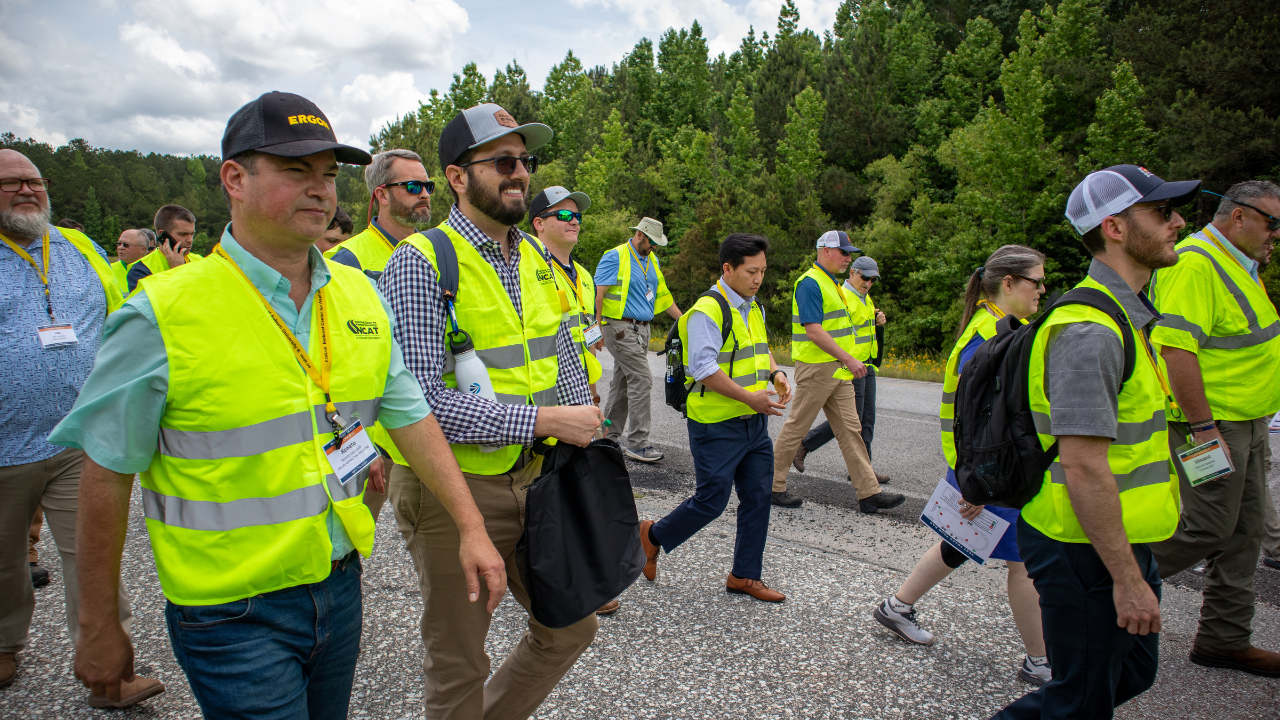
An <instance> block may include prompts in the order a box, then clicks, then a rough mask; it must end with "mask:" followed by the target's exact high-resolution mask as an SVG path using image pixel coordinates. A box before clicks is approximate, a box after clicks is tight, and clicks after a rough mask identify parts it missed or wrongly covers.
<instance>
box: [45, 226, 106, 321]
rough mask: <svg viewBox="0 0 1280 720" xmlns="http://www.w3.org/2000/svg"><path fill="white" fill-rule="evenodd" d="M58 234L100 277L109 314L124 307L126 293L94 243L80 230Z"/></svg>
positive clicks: (63, 229)
mask: <svg viewBox="0 0 1280 720" xmlns="http://www.w3.org/2000/svg"><path fill="white" fill-rule="evenodd" d="M58 232H60V233H62V237H64V238H66V239H67V242H69V243H71V244H72V245H73V246H75V249H76V250H79V251H80V254H81V255H83V256H84V259H85V260H87V261H88V262H89V267H91V268H93V272H94V274H95V275H97V276H98V282H100V283H102V292H103V294H104V295H105V296H106V300H107V314H108V315H110V314H111V313H113V312H115V311H116V310H119V309H120V306H121V305H124V293H123V292H122V291H121V290H120V288H119V287H117V286H116V278H115V275H114V274H113V273H112V271H111V266H110V265H108V264H107V261H106V260H103V259H102V256H101V255H99V254H98V251H97V249H96V246H95V245H94V242H93V241H92V240H90V239H89V236H88V235H85V234H84V233H82V232H80V231H79V230H72V229H71V228H63V227H60V228H58ZM49 281H50V282H53V279H52V278H50V280H49Z"/></svg>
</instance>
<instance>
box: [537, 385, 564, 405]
mask: <svg viewBox="0 0 1280 720" xmlns="http://www.w3.org/2000/svg"><path fill="white" fill-rule="evenodd" d="M533 404H534V405H537V406H539V407H553V406H555V405H559V404H560V392H559V391H558V390H556V389H555V388H553V387H550V388H547V389H546V390H539V391H538V392H536V393H534V394H533Z"/></svg>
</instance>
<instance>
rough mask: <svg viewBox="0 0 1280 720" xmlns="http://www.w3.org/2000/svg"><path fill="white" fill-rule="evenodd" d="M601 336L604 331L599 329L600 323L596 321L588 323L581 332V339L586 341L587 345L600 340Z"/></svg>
mask: <svg viewBox="0 0 1280 720" xmlns="http://www.w3.org/2000/svg"><path fill="white" fill-rule="evenodd" d="M602 337H604V332H603V331H602V330H601V329H600V323H596V322H593V323H591V324H590V325H588V326H587V329H586V330H585V331H583V333H582V339H583V340H585V341H586V343H587V345H595V344H596V343H598V342H600V338H602Z"/></svg>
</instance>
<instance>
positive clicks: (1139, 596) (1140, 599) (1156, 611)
mask: <svg viewBox="0 0 1280 720" xmlns="http://www.w3.org/2000/svg"><path fill="white" fill-rule="evenodd" d="M1111 597H1112V599H1113V600H1114V602H1115V604H1116V625H1119V626H1120V627H1122V628H1124V629H1126V630H1128V631H1129V634H1130V635H1146V634H1147V633H1158V632H1160V601H1159V600H1157V599H1156V594H1155V592H1153V591H1152V590H1151V586H1150V585H1148V584H1147V581H1146V580H1145V579H1144V578H1143V577H1142V576H1141V575H1137V576H1136V577H1135V578H1128V579H1126V580H1125V581H1124V582H1121V581H1119V580H1116V582H1115V585H1114V587H1113V588H1112V590H1111Z"/></svg>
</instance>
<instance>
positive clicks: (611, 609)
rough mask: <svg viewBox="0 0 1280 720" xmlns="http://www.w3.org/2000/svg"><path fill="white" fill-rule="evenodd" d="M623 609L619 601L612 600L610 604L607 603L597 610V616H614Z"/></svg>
mask: <svg viewBox="0 0 1280 720" xmlns="http://www.w3.org/2000/svg"><path fill="white" fill-rule="evenodd" d="M621 607H622V603H620V602H618V601H617V600H610V601H609V602H607V603H605V604H603V605H601V606H600V607H599V609H597V610H596V614H597V615H612V614H614V613H616V612H618V610H619V609H620V608H621Z"/></svg>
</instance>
